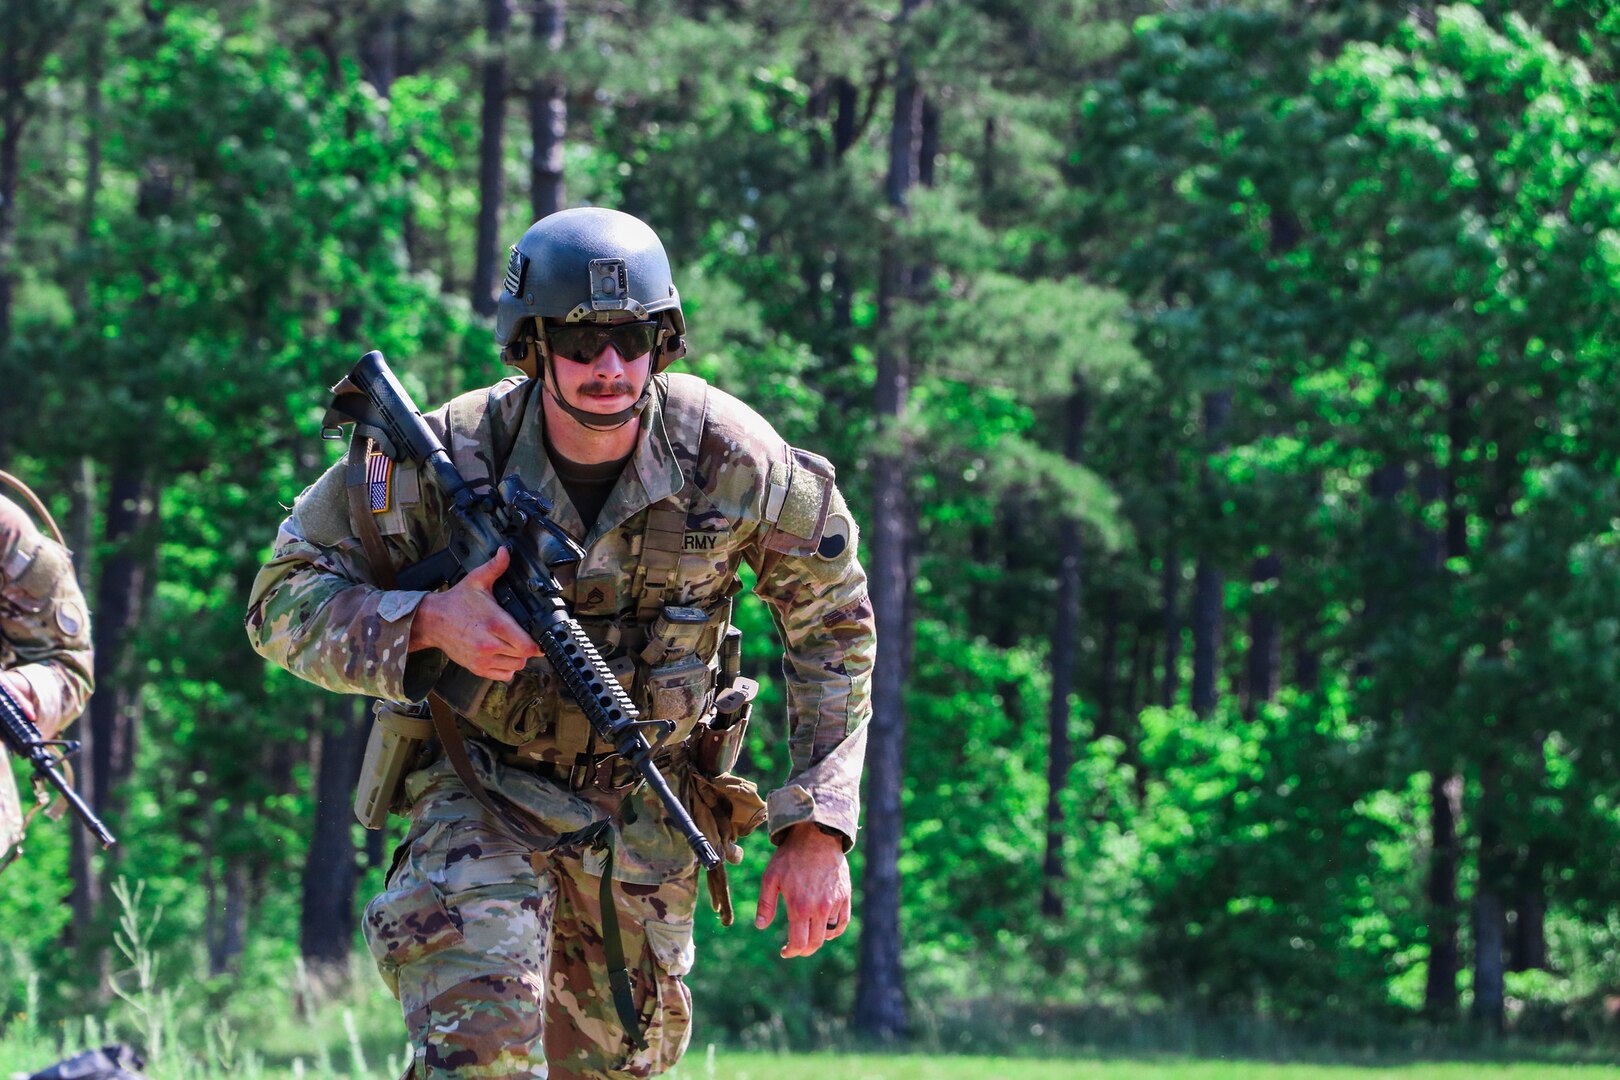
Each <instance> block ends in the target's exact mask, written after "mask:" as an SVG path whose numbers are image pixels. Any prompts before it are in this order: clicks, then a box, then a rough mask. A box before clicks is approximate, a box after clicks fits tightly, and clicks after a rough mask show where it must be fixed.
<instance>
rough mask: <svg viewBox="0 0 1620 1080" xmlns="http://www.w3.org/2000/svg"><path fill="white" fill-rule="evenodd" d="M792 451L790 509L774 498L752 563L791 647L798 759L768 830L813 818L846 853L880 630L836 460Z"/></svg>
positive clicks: (775, 800) (856, 808) (790, 699)
mask: <svg viewBox="0 0 1620 1080" xmlns="http://www.w3.org/2000/svg"><path fill="white" fill-rule="evenodd" d="M791 456H792V459H793V461H792V466H791V470H790V473H789V480H788V486H789V490H790V493H789V494H788V496H787V497H786V499H785V503H786V505H785V507H782V508H780V509H778V508H777V507H774V506H771V505H770V503H771V502H772V501H773V500H771V499H770V498H769V496H768V495H767V506H766V508H765V514H766V519H767V521H768V522H769V525H768V527H767V528H765V529H764V530H762V532H763V535H762V539H761V542H760V546H759V551H758V563H757V565H756V566H755V569H756V570H757V571H758V572H759V583H758V585H757V586H756V588H755V590H754V591H755V592H756V593H757V594H758V595H759V596H760V597H761V598H762V599H763V600H764V601H765V602H766V604H767V605H769V607H770V609H771V613H772V615H773V616H774V617H775V620H776V626H777V630H778V631H779V632H780V633H781V635H782V641H783V643H784V645H785V646H786V652H785V655H784V657H783V673H784V675H785V676H786V682H787V705H788V731H789V736H788V745H789V753H790V756H791V759H792V770H791V773H790V775H789V777H788V780H787V783H786V784H784V785H783V786H782V787H780V788H778V789H777V790H776V791H773V792H771V794H770V796H769V797H768V798H767V799H766V810H767V828H768V831H769V833H770V835H771V837H772V839H773V840H775V841H777V842H780V841H781V838H782V833H783V832H784V831H785V830H786V829H787V828H789V827H790V826H793V825H797V824H799V823H801V822H805V821H812V822H815V823H816V824H818V825H821V826H823V827H825V828H826V829H829V830H831V831H834V832H837V833H838V834H839V835H841V836H842V837H843V840H844V849H845V850H846V851H847V850H849V848H851V847H852V846H853V845H854V842H855V831H856V827H857V824H858V822H859V819H860V789H861V768H862V766H863V764H864V762H865V757H866V732H867V723H868V721H869V720H870V719H871V715H872V703H871V675H872V662H873V654H874V649H875V645H876V630H875V625H874V621H873V617H872V603H871V600H870V599H869V598H868V596H867V591H866V572H865V571H864V570H862V569H861V564H860V560H859V559H858V557H857V555H856V546H857V544H856V541H857V539H858V534H857V531H856V528H855V519H854V517H853V516H852V515H851V514H850V512H849V508H848V507H847V506H846V505H845V504H844V497H843V495H841V494H840V493H839V491H838V489H837V487H836V485H835V484H834V482H833V474H832V466H831V465H829V464H828V463H827V462H826V461H825V459H822V458H819V457H816V456H815V455H813V454H807V453H805V452H804V451H800V450H793V451H791ZM773 511H774V512H775V513H774V516H773Z"/></svg>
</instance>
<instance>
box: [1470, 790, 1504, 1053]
mask: <svg viewBox="0 0 1620 1080" xmlns="http://www.w3.org/2000/svg"><path fill="white" fill-rule="evenodd" d="M1479 787H1480V791H1479V806H1478V808H1477V810H1476V811H1475V818H1476V819H1477V821H1478V823H1479V851H1478V854H1477V856H1476V857H1477V859H1478V860H1479V881H1478V883H1477V884H1476V885H1475V886H1474V906H1473V916H1474V1009H1473V1013H1474V1019H1475V1021H1477V1022H1478V1023H1480V1024H1481V1025H1482V1026H1483V1027H1484V1028H1485V1029H1486V1030H1487V1031H1491V1032H1500V1031H1502V1027H1503V1021H1504V1019H1505V1006H1506V1003H1507V995H1506V976H1507V905H1506V903H1505V901H1504V899H1503V890H1504V888H1505V886H1506V884H1507V876H1508V875H1507V873H1506V865H1505V863H1506V852H1505V849H1504V847H1503V843H1502V813H1503V810H1504V807H1503V805H1502V792H1501V778H1500V776H1499V773H1498V766H1496V765H1495V764H1493V763H1491V762H1489V761H1487V762H1486V763H1485V764H1484V765H1483V766H1482V767H1481V768H1480V779H1479Z"/></svg>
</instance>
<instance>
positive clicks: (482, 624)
mask: <svg viewBox="0 0 1620 1080" xmlns="http://www.w3.org/2000/svg"><path fill="white" fill-rule="evenodd" d="M511 558H512V557H511V555H510V554H508V552H507V550H506V549H505V548H502V549H501V550H500V551H498V552H496V553H495V557H494V558H493V559H491V560H489V561H488V562H487V563H485V564H484V565H483V566H480V567H478V568H477V569H476V570H473V571H472V572H471V573H469V574H468V575H467V576H466V577H464V578H462V579H461V580H460V581H458V582H456V583H455V585H453V586H452V587H451V588H450V589H448V590H447V591H445V592H442V593H429V594H428V595H427V596H425V597H423V598H422V603H421V604H420V605H419V606H418V607H417V609H416V617H415V619H413V620H412V622H411V644H410V648H411V651H412V652H415V651H416V650H418V649H438V650H440V651H441V652H443V653H444V654H445V655H446V656H448V657H449V658H450V659H451V660H453V661H455V662H456V663H458V664H460V665H461V666H462V667H464V668H466V669H467V670H468V671H470V672H472V673H473V674H474V675H479V676H482V677H483V678H486V679H494V680H496V681H497V682H510V681H511V679H512V676H513V675H516V674H517V673H518V671H519V670H521V669H522V667H523V665H524V664H526V663H528V661H529V659H530V657H535V656H539V655H540V646H539V645H537V644H535V642H534V639H533V638H531V637H529V635H528V634H526V633H524V632H523V628H522V627H521V626H519V625H518V624H517V622H516V620H514V619H513V618H512V616H510V615H508V614H507V613H506V612H505V611H502V610H501V606H500V605H499V604H497V603H496V602H495V597H494V594H493V593H492V592H491V591H490V590H491V588H492V587H493V586H494V584H495V582H496V580H497V579H498V578H499V577H500V576H501V575H502V574H503V573H505V572H506V567H507V564H508V563H510V562H511Z"/></svg>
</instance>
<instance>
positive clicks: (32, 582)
mask: <svg viewBox="0 0 1620 1080" xmlns="http://www.w3.org/2000/svg"><path fill="white" fill-rule="evenodd" d="M0 670H5V671H11V672H15V673H16V674H18V675H20V676H22V678H23V679H24V681H25V682H26V684H27V690H26V691H25V692H26V693H27V695H28V699H29V704H31V705H32V706H33V709H34V716H35V726H37V727H38V728H39V729H40V731H41V732H42V733H43V734H44V735H45V736H46V737H51V736H53V735H55V734H56V733H58V732H60V731H61V730H62V729H63V728H65V727H67V726H68V724H70V723H72V721H73V719H74V718H75V717H77V716H78V715H79V714H80V713H81V712H83V711H84V707H85V704H86V702H88V701H89V699H90V690H91V687H92V686H93V684H94V677H95V675H94V672H95V661H94V657H93V656H92V654H91V650H90V610H89V608H88V607H86V606H85V602H84V594H83V593H81V592H80V591H79V583H78V580H77V579H76V578H75V577H74V576H73V561H72V553H71V552H69V551H68V550H67V549H66V548H64V547H62V545H60V544H58V543H57V542H56V541H55V540H52V539H51V538H50V537H48V536H45V535H43V534H42V533H41V532H40V531H39V530H38V529H37V528H35V526H34V523H33V522H32V520H30V519H29V517H28V514H27V513H26V512H25V511H24V510H23V509H22V507H20V506H18V505H17V504H16V503H14V502H12V501H11V500H10V499H8V498H6V497H5V496H3V495H0ZM22 822H23V817H22V810H21V807H20V805H19V801H18V797H17V790H16V785H15V783H14V781H13V777H12V772H11V764H10V763H9V762H7V763H6V764H5V767H4V768H0V854H3V853H4V852H6V851H8V850H10V848H11V847H12V846H13V845H14V844H16V843H17V842H18V840H20V839H21V836H22Z"/></svg>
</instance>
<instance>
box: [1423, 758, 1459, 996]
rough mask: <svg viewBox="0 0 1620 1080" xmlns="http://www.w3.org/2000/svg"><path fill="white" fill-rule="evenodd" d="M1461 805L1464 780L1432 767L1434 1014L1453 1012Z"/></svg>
mask: <svg viewBox="0 0 1620 1080" xmlns="http://www.w3.org/2000/svg"><path fill="white" fill-rule="evenodd" d="M1461 808H1462V780H1461V778H1460V777H1456V776H1449V775H1446V774H1445V773H1443V772H1440V771H1436V772H1434V773H1432V774H1431V775H1430V778H1429V821H1430V832H1431V833H1432V834H1433V836H1432V839H1431V849H1430V852H1429V874H1428V886H1427V890H1426V892H1427V899H1428V902H1429V967H1428V973H1427V976H1426V978H1425V981H1424V986H1423V1012H1424V1015H1426V1016H1428V1017H1430V1018H1432V1019H1434V1020H1448V1019H1451V1018H1452V1017H1455V1016H1456V1015H1457V975H1458V973H1459V972H1460V971H1461V970H1462V958H1461V954H1460V953H1459V952H1458V949H1457V921H1458V919H1457V866H1458V862H1459V860H1460V859H1461V857H1462V849H1461V846H1460V844H1459V843H1458V839H1457V817H1458V815H1459V814H1460V813H1461Z"/></svg>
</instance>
